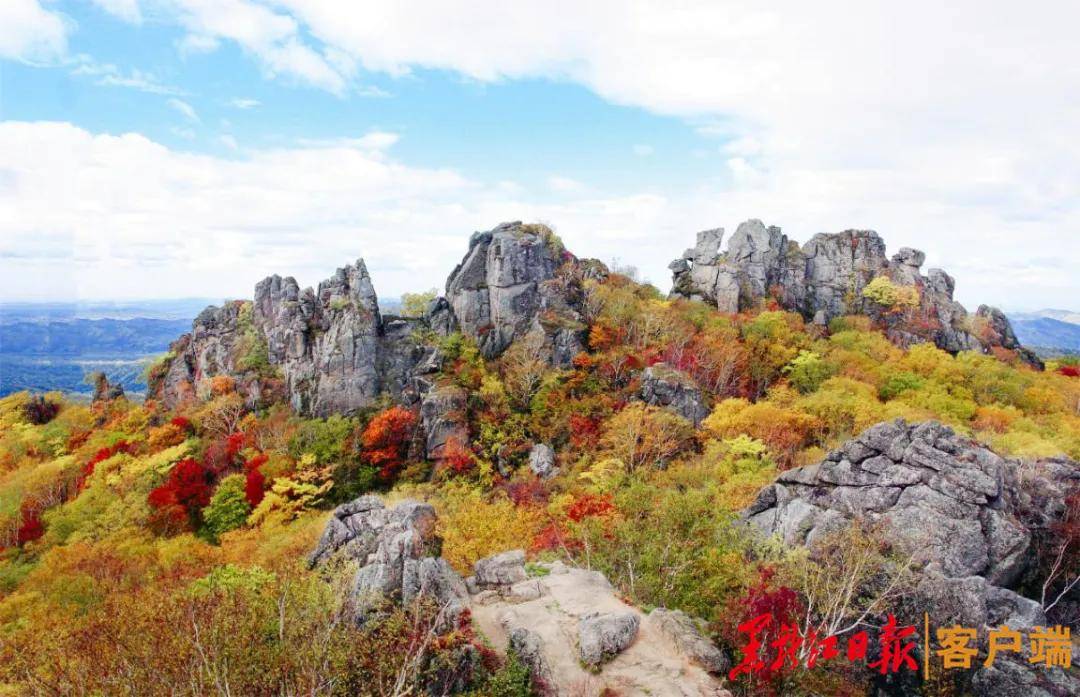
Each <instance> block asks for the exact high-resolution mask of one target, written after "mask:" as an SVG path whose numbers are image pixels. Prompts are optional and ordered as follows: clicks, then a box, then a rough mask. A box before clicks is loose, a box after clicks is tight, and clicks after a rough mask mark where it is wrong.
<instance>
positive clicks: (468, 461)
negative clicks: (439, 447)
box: [442, 436, 476, 474]
mask: <svg viewBox="0 0 1080 697" xmlns="http://www.w3.org/2000/svg"><path fill="white" fill-rule="evenodd" d="M442 462H443V464H444V465H446V466H447V467H449V468H450V471H451V472H453V473H454V474H465V473H466V472H468V471H469V470H471V469H472V468H473V465H475V464H476V458H475V457H474V456H473V453H472V451H471V450H469V448H468V447H467V446H466V445H465V444H464V443H462V442H461V441H460V440H458V439H457V438H455V437H453V436H451V437H450V438H449V439H447V441H446V446H445V447H444V448H443V455H442Z"/></svg>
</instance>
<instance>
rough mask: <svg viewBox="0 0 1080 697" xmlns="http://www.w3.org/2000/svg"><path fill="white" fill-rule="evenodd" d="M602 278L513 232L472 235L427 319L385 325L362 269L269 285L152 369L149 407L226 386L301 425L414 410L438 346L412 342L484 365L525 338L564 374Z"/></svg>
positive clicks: (195, 332) (196, 327)
mask: <svg viewBox="0 0 1080 697" xmlns="http://www.w3.org/2000/svg"><path fill="white" fill-rule="evenodd" d="M606 275H607V270H606V269H605V268H604V267H603V265H602V264H600V263H599V262H595V261H590V260H586V261H580V260H578V259H576V258H575V257H574V256H573V255H571V254H569V253H568V252H566V251H565V250H564V249H563V247H562V243H561V242H560V241H559V239H558V238H557V237H556V236H555V235H554V234H553V233H552V232H551V230H549V229H548V228H547V227H545V226H543V225H524V224H522V223H520V222H514V223H504V224H502V225H499V226H498V227H496V228H494V229H493V230H490V231H488V232H479V233H476V234H474V235H473V236H472V239H471V240H470V243H469V252H468V254H466V256H465V258H464V260H463V261H462V262H461V263H460V264H459V265H458V266H457V268H456V269H454V271H453V273H452V274H451V275H450V277H449V279H448V280H447V283H446V297H444V298H436V299H435V300H434V301H432V303H431V304H430V305H429V307H428V308H427V311H426V312H425V315H424V317H423V318H415V319H410V318H402V317H394V316H384V315H383V314H382V313H381V312H380V310H379V303H378V298H377V297H376V294H375V289H374V286H373V285H372V282H371V277H370V275H369V274H368V271H367V267H366V266H365V264H364V261H363V260H362V259H361V260H358V261H357V262H356V263H355V264H351V265H349V266H345V267H342V268H340V269H338V270H337V271H336V272H335V273H334V275H333V276H332V277H330V278H329V279H327V280H326V281H323V282H322V283H320V284H319V285H318V286H317V287H316V288H314V289H312V288H306V289H301V288H300V285H299V284H298V283H297V282H296V280H295V279H294V278H291V277H281V276H277V275H274V276H269V277H267V278H266V279H264V280H262V281H260V282H259V283H258V284H257V285H256V286H255V296H254V300H253V302H250V303H248V302H241V301H236V302H230V303H227V304H225V305H223V306H222V307H209V308H207V309H206V310H204V311H203V312H202V313H200V314H199V316H198V317H197V318H196V319H195V321H194V323H193V325H192V331H191V333H190V334H186V335H184V336H183V337H181V338H180V339H178V340H177V341H176V342H174V343H173V345H172V346H171V348H170V357H169V358H168V360H167V362H166V363H165V364H163V365H161V366H159V367H158V368H156V369H155V372H154V374H153V375H152V380H151V384H150V387H149V389H148V394H147V396H148V397H150V398H155V399H158V400H160V401H162V402H163V403H164V404H165V406H167V407H170V408H171V407H175V406H176V405H177V404H179V403H180V402H182V401H185V400H187V399H191V398H193V397H195V396H198V395H201V394H205V392H206V390H205V385H206V384H207V381H208V380H209V379H210V378H213V377H214V376H217V375H227V376H229V377H232V378H233V379H234V380H235V382H236V385H237V388H238V390H239V391H240V392H241V393H242V394H244V395H245V396H246V397H247V398H248V401H249V403H250V404H252V405H255V404H257V403H259V402H268V401H271V400H272V399H273V398H277V397H278V396H279V395H280V396H281V397H283V398H284V399H287V400H288V401H289V403H290V404H291V405H292V407H293V408H294V409H295V410H296V411H297V412H299V413H301V414H307V415H315V416H326V415H329V414H337V413H350V412H353V411H356V410H358V409H363V408H365V407H368V406H371V405H372V404H374V403H375V401H376V399H378V398H379V397H380V396H381V395H384V394H385V395H389V396H390V397H391V399H392V400H393V401H396V402H399V403H403V404H417V403H418V402H420V401H421V400H422V399H423V397H424V395H425V394H426V392H427V390H428V389H429V388H430V387H431V383H432V380H431V379H430V378H429V377H428V376H430V375H431V374H432V373H434V372H437V371H438V369H439V367H440V365H439V357H438V354H437V351H436V349H435V347H434V346H432V345H430V344H428V343H426V342H425V341H424V340H422V339H421V338H419V337H422V336H431V335H432V334H435V335H444V336H445V335H447V334H450V333H453V332H456V331H461V332H462V333H464V334H465V335H467V336H469V337H471V338H473V339H475V340H476V341H477V343H478V344H479V346H480V349H481V351H482V352H483V354H484V355H485V356H486V357H488V358H494V357H496V356H498V355H500V354H501V353H502V352H503V351H505V350H506V349H507V348H508V347H509V346H510V345H511V344H512V343H513V342H515V341H517V340H519V339H528V340H529V341H531V342H532V344H530V345H535V346H536V347H537V348H536V350H537V351H539V352H540V353H542V355H543V357H544V358H545V359H547V360H548V361H550V362H552V363H553V364H556V365H567V364H569V363H570V361H571V360H572V359H573V357H574V356H575V355H577V354H578V353H579V352H581V351H582V350H584V348H585V343H584V342H585V336H586V325H585V324H584V322H583V318H582V313H581V307H582V302H583V297H584V295H583V285H582V284H583V282H584V281H585V280H586V279H590V278H591V279H597V280H603V278H605V277H606ZM437 445H438V444H436V446H437Z"/></svg>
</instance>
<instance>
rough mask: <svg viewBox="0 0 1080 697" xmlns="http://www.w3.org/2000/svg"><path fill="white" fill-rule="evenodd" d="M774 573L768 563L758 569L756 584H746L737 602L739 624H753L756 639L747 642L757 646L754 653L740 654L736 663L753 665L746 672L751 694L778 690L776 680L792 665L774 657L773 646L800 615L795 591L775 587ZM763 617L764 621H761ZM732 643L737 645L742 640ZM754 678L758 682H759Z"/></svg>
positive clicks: (783, 587)
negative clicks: (752, 654)
mask: <svg viewBox="0 0 1080 697" xmlns="http://www.w3.org/2000/svg"><path fill="white" fill-rule="evenodd" d="M775 575H776V570H775V569H774V568H772V567H771V566H762V567H761V568H760V569H758V581H757V583H755V584H754V585H752V586H751V587H750V589H749V590H748V591H747V594H746V596H745V598H743V599H742V602H741V603H739V605H740V606H741V607H740V608H739V615H740V616H741V617H740V625H741V626H744V627H747V626H750V625H753V624H756V626H755V629H756V630H757V631H756V632H755V635H756V636H755V639H756V641H755V642H753V643H750V644H747V645H748V646H753V645H754V643H756V644H757V647H755V648H758V649H761V653H760V654H759V655H758V656H743V657H742V660H743V663H740V665H743V664H746V663H748V662H752V663H755V664H756V665H755V666H754V670H753V671H752V673H751V675H750V679H751V681H752V689H754V690H755V694H777V691H778V690H780V689H781V686H780V679H781V678H782V677H783V676H784V675H786V673H787V672H790V670H791V668H792V666H791V665H790V663H788V662H785V661H777V660H776V659H777V657H778V650H777V649H778V647H779V646H781V645H783V641H781V640H780V638H781V635H782V634H783V633H785V627H786V628H789V629H790V628H791V627H794V626H797V625H798V622H799V617H800V616H801V614H802V604H801V602H800V600H799V595H798V593H796V592H795V591H794V590H792V589H791V588H788V587H787V586H777V585H776V584H775V583H774V581H773V579H774V577H775ZM764 617H767V618H768V620H764V621H763V620H762V618H764ZM733 643H735V644H736V645H738V644H739V643H745V642H740V641H735V642H733ZM769 649H772V650H771V651H770V650H769ZM765 654H769V655H765ZM755 659H757V660H755ZM759 661H760V662H759ZM733 672H734V671H733ZM758 680H760V681H761V682H760V684H759V683H758V682H757V681H758Z"/></svg>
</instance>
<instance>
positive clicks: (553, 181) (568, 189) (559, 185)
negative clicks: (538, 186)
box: [547, 175, 585, 194]
mask: <svg viewBox="0 0 1080 697" xmlns="http://www.w3.org/2000/svg"><path fill="white" fill-rule="evenodd" d="M547 183H548V188H550V189H551V190H552V191H554V192H556V193H560V194H567V193H576V192H579V191H582V190H584V189H585V185H584V184H582V183H581V182H579V181H578V180H577V179H571V178H570V177H560V176H557V175H556V176H552V177H548V180H547Z"/></svg>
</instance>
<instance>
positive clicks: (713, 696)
mask: <svg viewBox="0 0 1080 697" xmlns="http://www.w3.org/2000/svg"><path fill="white" fill-rule="evenodd" d="M435 522H436V516H435V511H434V509H433V508H432V507H431V506H430V505H428V504H425V503H420V502H417V501H403V502H401V503H399V504H397V505H396V506H394V507H393V508H386V507H385V506H384V505H383V503H382V501H381V500H380V499H379V498H377V497H375V496H362V497H360V498H359V499H357V500H355V501H352V502H350V503H347V504H344V505H342V506H339V507H338V508H337V509H335V510H334V512H333V513H332V514H331V516H330V520H329V521H328V522H327V525H326V529H325V530H324V532H323V535H322V538H321V539H320V540H319V543H318V545H317V546H316V549H315V550H314V552H313V553H312V555H311V557H310V560H309V561H310V563H311V565H313V566H315V565H319V564H323V563H325V562H327V561H328V560H329V559H331V558H332V557H334V556H335V555H341V556H344V557H346V558H349V559H354V560H356V561H357V562H358V563H359V564H360V569H359V570H358V571H357V573H356V576H355V579H354V582H353V586H352V590H351V593H352V600H353V603H354V605H355V607H356V613H357V614H356V619H357V621H359V622H364V621H366V620H367V619H369V618H370V617H371V616H372V615H373V614H374V613H376V612H378V611H379V609H380V608H381V607H383V605H384V604H385V603H386V602H387V601H393V602H409V601H411V600H412V599H414V598H417V597H429V598H432V599H433V600H434V601H436V602H437V603H438V604H439V605H440V606H441V607H442V608H444V612H445V613H446V615H447V617H457V616H459V615H460V613H461V612H462V611H463V610H466V609H468V610H469V611H470V612H471V615H472V618H473V621H474V623H475V626H476V627H477V628H478V629H479V630H480V631H481V632H482V633H483V634H484V635H485V636H486V637H487V638H488V639H489V640H490V641H491V642H492V643H493V644H494V645H495V646H496V647H497V648H498V649H500V650H503V651H505V650H508V649H512V650H513V651H514V652H515V653H516V654H517V655H518V657H519V658H520V660H521V661H522V662H523V663H524V664H525V665H526V666H528V667H529V669H530V671H531V672H532V674H533V676H534V678H535V679H536V681H537V684H538V685H540V686H542V687H543V689H544V690H545V691H546V693H548V694H557V695H570V694H599V693H600V692H601V691H602V690H603V688H605V687H607V688H610V689H612V690H614V691H616V692H617V693H618V694H620V695H626V696H631V695H642V696H644V695H651V696H652V697H702V696H708V697H730V693H729V692H727V691H726V690H725V689H723V681H722V678H721V677H719V675H720V674H722V673H723V671H725V670H726V669H727V667H728V666H729V665H730V661H728V659H727V657H726V656H725V655H724V654H723V652H721V651H720V650H719V649H718V648H716V647H715V646H714V645H713V644H712V643H711V642H710V641H709V640H708V639H706V638H705V636H704V635H703V634H702V633H701V632H700V630H699V629H698V627H697V625H696V624H695V623H694V622H693V620H691V619H690V618H689V617H688V616H686V615H685V614H683V613H680V612H669V611H667V610H663V609H658V610H654V611H653V612H652V613H651V614H649V615H647V616H646V615H645V614H644V613H642V612H641V611H640V610H638V609H637V608H635V607H632V606H630V605H627V604H626V603H624V602H622V601H621V600H620V599H619V598H618V597H617V596H616V594H615V591H614V589H613V588H612V587H611V584H610V583H608V580H607V579H606V578H605V577H604V576H603V574H601V573H599V572H596V571H587V570H584V569H575V568H570V567H568V566H566V565H564V564H562V563H561V562H553V563H550V564H537V565H535V566H533V567H530V568H531V569H533V570H534V574H533V575H532V576H530V574H529V573H528V572H527V571H526V568H525V554H524V553H523V552H522V551H521V550H511V551H507V552H503V553H501V554H496V555H494V556H491V557H488V558H486V559H481V560H480V561H478V562H477V563H476V565H475V567H474V569H473V575H472V576H470V577H469V578H468V579H462V578H461V576H459V575H458V573H457V572H456V571H454V570H453V569H452V568H451V567H450V565H449V564H447V563H446V560H444V559H442V558H441V557H440V556H438V555H437V553H436V550H437V549H438V540H437V538H436V537H435V534H434V530H435ZM447 626H449V624H447Z"/></svg>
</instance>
